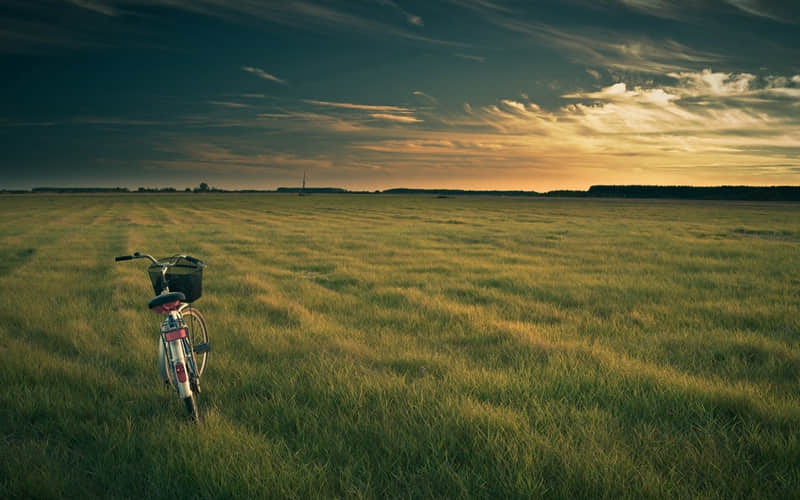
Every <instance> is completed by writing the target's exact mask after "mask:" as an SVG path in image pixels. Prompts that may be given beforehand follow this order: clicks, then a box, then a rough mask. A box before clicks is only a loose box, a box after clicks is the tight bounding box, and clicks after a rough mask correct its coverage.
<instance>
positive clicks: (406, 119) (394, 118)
mask: <svg viewBox="0 0 800 500" xmlns="http://www.w3.org/2000/svg"><path fill="white" fill-rule="evenodd" d="M369 116H371V117H372V118H376V119H378V120H387V121H391V122H397V123H418V122H421V121H422V120H420V119H419V118H415V117H413V116H407V115H391V114H388V113H371V114H370V115H369Z"/></svg>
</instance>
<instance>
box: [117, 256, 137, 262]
mask: <svg viewBox="0 0 800 500" xmlns="http://www.w3.org/2000/svg"><path fill="white" fill-rule="evenodd" d="M131 259H133V255H120V256H119V257H114V261H115V262H119V261H122V260H131Z"/></svg>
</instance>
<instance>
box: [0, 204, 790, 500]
mask: <svg viewBox="0 0 800 500" xmlns="http://www.w3.org/2000/svg"><path fill="white" fill-rule="evenodd" d="M798 209H800V205H797V204H747V203H735V202H725V203H722V202H720V203H716V202H691V203H689V202H666V201H659V202H657V201H613V200H605V201H595V200H581V199H577V200H558V199H527V198H481V197H464V198H450V199H438V198H434V197H424V196H418V197H414V196H407V197H403V196H388V195H383V196H363V195H362V196H357V195H343V196H338V195H330V196H310V197H298V196H278V195H253V196H247V195H192V194H187V195H109V196H36V195H24V196H3V197H0V214H2V215H0V382H2V390H0V447H1V449H0V498H17V497H58V496H67V497H79V498H90V497H104V498H108V497H119V498H154V497H155V498H165V497H171V498H185V497H194V496H197V497H213V498H248V497H250V498H253V497H256V498H257V497H275V498H283V497H296V498H314V497H355V498H386V497H416V498H429V497H440V498H462V497H485V498H525V497H543V496H548V497H576V496H579V497H585V496H591V497H637V498H641V497H654V498H675V497H683V498H688V497H692V498H703V497H709V498H751V497H756V498H789V497H795V498H796V495H797V494H798V491H800V442H798V431H800V210H798ZM135 250H138V251H142V252H148V253H152V254H154V255H158V256H165V255H170V254H173V253H179V252H180V253H189V254H191V255H195V256H197V257H199V258H201V259H203V260H205V261H206V263H207V269H206V274H205V280H204V296H203V297H202V298H201V299H200V300H199V301H198V302H197V304H196V305H197V307H198V308H200V309H201V310H202V311H203V312H204V313H205V315H206V318H207V320H208V322H209V328H210V335H211V341H212V345H213V351H212V353H211V357H210V364H209V367H208V369H207V371H206V374H205V375H204V378H203V389H204V391H203V392H202V393H201V394H200V396H199V405H200V410H201V413H202V418H203V422H202V424H201V425H200V426H199V427H195V426H192V425H191V424H189V423H187V421H186V419H185V416H184V413H185V412H184V409H183V407H182V404H181V402H180V401H179V400H178V398H177V397H176V396H175V394H173V393H170V392H169V391H167V390H166V389H165V388H164V387H162V385H161V383H160V381H159V379H158V375H157V373H156V369H155V365H156V342H157V335H158V322H159V319H158V317H157V316H155V315H154V314H152V313H151V312H149V311H148V310H147V308H146V304H147V301H148V300H149V299H150V298H151V296H152V289H151V288H150V284H149V281H148V278H147V275H146V273H145V267H146V265H145V263H144V262H143V261H133V262H123V263H119V264H115V263H114V260H113V257H114V256H115V255H120V254H123V253H129V252H132V251H135Z"/></svg>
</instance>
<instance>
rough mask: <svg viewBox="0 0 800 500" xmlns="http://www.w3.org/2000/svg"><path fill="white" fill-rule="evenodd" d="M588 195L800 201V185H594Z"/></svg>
mask: <svg viewBox="0 0 800 500" xmlns="http://www.w3.org/2000/svg"><path fill="white" fill-rule="evenodd" d="M586 196H587V197H592V198H672V199H680V200H747V201H800V186H769V187H755V186H715V187H694V186H592V187H590V188H589V191H587V193H586Z"/></svg>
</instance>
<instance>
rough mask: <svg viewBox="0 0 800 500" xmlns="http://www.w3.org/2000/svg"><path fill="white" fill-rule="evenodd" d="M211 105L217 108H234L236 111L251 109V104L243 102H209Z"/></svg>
mask: <svg viewBox="0 0 800 500" xmlns="http://www.w3.org/2000/svg"><path fill="white" fill-rule="evenodd" d="M208 103H209V104H213V105H215V106H223V107H226V108H234V109H241V108H251V107H252V106H251V105H250V104H243V103H241V102H231V101H208Z"/></svg>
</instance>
